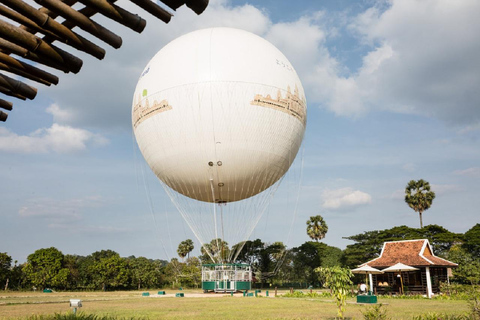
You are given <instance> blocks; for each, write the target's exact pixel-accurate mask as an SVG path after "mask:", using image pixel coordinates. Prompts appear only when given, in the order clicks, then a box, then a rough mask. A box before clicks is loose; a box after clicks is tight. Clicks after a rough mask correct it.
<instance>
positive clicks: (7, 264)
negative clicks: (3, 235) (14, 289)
mask: <svg viewBox="0 0 480 320" xmlns="http://www.w3.org/2000/svg"><path fill="white" fill-rule="evenodd" d="M11 267H12V257H10V256H9V255H8V254H7V253H6V252H0V288H1V287H2V286H4V288H5V290H7V288H8V282H9V281H10V275H11Z"/></svg>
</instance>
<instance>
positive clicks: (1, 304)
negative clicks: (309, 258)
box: [0, 290, 468, 320]
mask: <svg viewBox="0 0 480 320" xmlns="http://www.w3.org/2000/svg"><path fill="white" fill-rule="evenodd" d="M149 292H150V294H151V296H149V297H144V296H142V292H138V291H121V292H53V293H42V292H35V293H34V292H6V293H0V319H1V320H6V319H8V320H10V319H25V318H27V317H29V316H32V315H51V314H54V313H69V312H72V310H71V309H70V306H69V300H70V299H81V300H82V301H83V307H82V308H81V310H80V312H83V313H86V314H95V315H98V316H106V315H108V316H117V317H119V318H132V317H134V318H136V319H140V318H143V319H193V318H195V319H333V318H334V317H335V316H336V314H337V307H336V304H335V302H334V300H333V299H331V298H315V299H306V298H282V297H281V296H279V297H277V298H275V297H272V292H270V297H266V296H265V292H263V291H262V293H261V294H260V295H259V297H243V295H242V294H236V295H234V296H233V297H232V296H230V295H219V294H217V295H215V294H202V293H201V291H199V290H184V291H182V292H183V293H184V294H185V297H184V298H177V297H174V294H175V293H176V292H179V291H175V290H166V292H167V296H156V293H157V292H156V291H149ZM279 293H281V292H279ZM379 303H382V304H384V305H385V307H386V309H387V311H388V315H389V316H390V317H391V318H393V319H412V316H414V315H420V314H425V313H428V312H436V313H448V314H457V315H458V314H462V313H465V312H467V311H468V304H467V302H466V301H458V300H435V299H433V300H429V299H392V298H389V299H387V298H381V297H379ZM366 308H367V306H366V305H360V304H356V303H355V299H353V298H352V299H349V300H348V305H347V308H346V312H345V314H344V316H345V317H348V318H351V319H363V315H362V311H364V310H365V309H366Z"/></svg>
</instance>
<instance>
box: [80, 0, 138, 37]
mask: <svg viewBox="0 0 480 320" xmlns="http://www.w3.org/2000/svg"><path fill="white" fill-rule="evenodd" d="M79 1H80V2H81V3H83V4H84V5H85V6H87V7H90V8H93V9H95V10H97V11H98V12H99V13H101V14H103V15H104V16H106V17H108V18H110V19H112V20H114V21H116V22H118V23H120V24H122V25H124V26H126V27H127V28H130V29H132V30H133V31H136V32H138V33H140V32H142V31H143V29H145V26H146V25H147V22H146V21H145V20H144V19H142V18H141V17H140V16H138V15H136V14H133V13H130V12H128V11H127V10H125V9H123V8H120V7H119V6H117V5H115V4H113V3H111V2H109V1H106V0H79Z"/></svg>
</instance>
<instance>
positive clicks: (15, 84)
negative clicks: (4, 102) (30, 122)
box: [0, 73, 37, 100]
mask: <svg viewBox="0 0 480 320" xmlns="http://www.w3.org/2000/svg"><path fill="white" fill-rule="evenodd" d="M0 86H2V87H4V88H7V89H9V90H10V91H11V92H13V93H16V94H19V95H21V96H24V97H26V98H27V99H30V100H32V99H33V98H35V96H36V95H37V89H35V88H34V87H31V86H29V85H27V84H25V83H23V82H21V81H18V80H15V79H12V78H10V77H7V76H6V75H4V74H1V73H0Z"/></svg>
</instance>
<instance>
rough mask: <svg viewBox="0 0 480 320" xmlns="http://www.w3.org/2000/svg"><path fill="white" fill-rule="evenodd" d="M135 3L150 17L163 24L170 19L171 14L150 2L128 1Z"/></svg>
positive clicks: (145, 0)
mask: <svg viewBox="0 0 480 320" xmlns="http://www.w3.org/2000/svg"><path fill="white" fill-rule="evenodd" d="M130 1H132V2H133V3H135V4H136V5H137V6H139V7H140V8H142V9H143V10H145V11H147V12H148V13H150V14H151V15H153V16H155V17H157V18H158V19H160V20H162V21H163V22H165V23H169V22H170V19H171V18H172V14H171V13H170V12H168V11H166V10H165V9H163V8H162V7H159V6H158V5H156V4H155V3H154V2H152V1H151V0H130Z"/></svg>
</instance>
